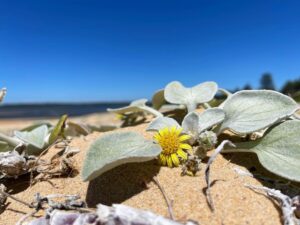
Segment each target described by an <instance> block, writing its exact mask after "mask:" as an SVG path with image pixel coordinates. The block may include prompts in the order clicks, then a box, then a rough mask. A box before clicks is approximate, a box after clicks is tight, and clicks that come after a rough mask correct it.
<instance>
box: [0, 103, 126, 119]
mask: <svg viewBox="0 0 300 225" xmlns="http://www.w3.org/2000/svg"><path fill="white" fill-rule="evenodd" d="M128 104H129V102H113V103H66V104H65V103H48V104H3V105H0V118H2V119H4V118H43V117H59V116H61V115H63V114H68V115H69V116H82V115H86V114H90V113H98V112H106V109H107V108H119V107H123V106H126V105H128Z"/></svg>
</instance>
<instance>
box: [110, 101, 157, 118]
mask: <svg viewBox="0 0 300 225" xmlns="http://www.w3.org/2000/svg"><path fill="white" fill-rule="evenodd" d="M146 102H147V99H144V98H143V99H138V100H135V101H133V102H131V103H130V104H129V106H126V107H122V108H117V109H107V111H108V112H114V113H119V114H124V113H129V112H131V113H133V112H147V113H150V114H153V115H155V116H162V114H161V113H160V112H158V111H157V110H155V109H153V108H151V107H149V106H147V105H146Z"/></svg>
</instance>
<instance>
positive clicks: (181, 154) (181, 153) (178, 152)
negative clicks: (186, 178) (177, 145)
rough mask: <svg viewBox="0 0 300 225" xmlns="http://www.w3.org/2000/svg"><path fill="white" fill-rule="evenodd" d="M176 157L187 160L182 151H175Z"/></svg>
mask: <svg viewBox="0 0 300 225" xmlns="http://www.w3.org/2000/svg"><path fill="white" fill-rule="evenodd" d="M177 155H179V156H180V157H181V158H182V159H184V160H187V154H186V153H185V152H184V151H183V150H182V149H179V150H178V151H177Z"/></svg>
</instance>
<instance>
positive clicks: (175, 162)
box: [171, 153, 180, 166]
mask: <svg viewBox="0 0 300 225" xmlns="http://www.w3.org/2000/svg"><path fill="white" fill-rule="evenodd" d="M171 158H172V161H173V164H174V165H175V166H179V163H180V162H179V159H178V156H177V154H176V153H173V154H172V155H171Z"/></svg>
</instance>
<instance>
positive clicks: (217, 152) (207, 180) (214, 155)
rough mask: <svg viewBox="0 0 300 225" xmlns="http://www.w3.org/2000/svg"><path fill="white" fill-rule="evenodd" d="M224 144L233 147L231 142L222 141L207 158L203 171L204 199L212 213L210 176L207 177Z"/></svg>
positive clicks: (213, 208)
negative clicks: (205, 186) (205, 185)
mask: <svg viewBox="0 0 300 225" xmlns="http://www.w3.org/2000/svg"><path fill="white" fill-rule="evenodd" d="M226 144H228V145H230V146H231V147H235V145H234V144H233V143H232V142H231V141H228V140H224V141H222V143H221V144H220V145H219V146H218V147H217V148H216V150H215V152H214V153H213V154H212V155H211V157H210V158H209V160H208V163H207V165H206V169H205V181H206V184H207V189H206V199H207V202H208V205H209V207H210V209H211V210H212V211H214V210H215V207H214V204H213V200H212V197H211V194H210V185H211V182H210V176H209V175H210V166H211V164H212V163H213V162H214V160H215V159H216V157H217V156H218V155H219V154H220V152H221V151H222V150H223V149H224V146H225V145H226Z"/></svg>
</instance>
